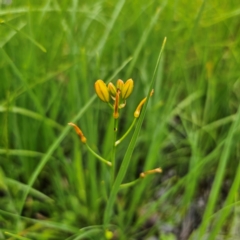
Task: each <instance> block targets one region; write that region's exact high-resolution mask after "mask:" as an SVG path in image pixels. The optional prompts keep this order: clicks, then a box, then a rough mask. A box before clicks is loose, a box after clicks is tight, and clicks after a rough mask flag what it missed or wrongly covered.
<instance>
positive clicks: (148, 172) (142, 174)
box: [140, 168, 162, 178]
mask: <svg viewBox="0 0 240 240" xmlns="http://www.w3.org/2000/svg"><path fill="white" fill-rule="evenodd" d="M161 172H162V169H161V168H155V169H152V170H148V171H146V172H142V173H141V174H140V177H141V178H145V177H146V176H147V175H149V174H154V173H161Z"/></svg>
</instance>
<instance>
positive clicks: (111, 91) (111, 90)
mask: <svg viewBox="0 0 240 240" xmlns="http://www.w3.org/2000/svg"><path fill="white" fill-rule="evenodd" d="M108 91H109V92H110V93H111V94H112V96H113V97H115V96H116V93H117V89H116V87H115V86H114V85H113V84H112V83H111V82H110V83H109V84H108Z"/></svg>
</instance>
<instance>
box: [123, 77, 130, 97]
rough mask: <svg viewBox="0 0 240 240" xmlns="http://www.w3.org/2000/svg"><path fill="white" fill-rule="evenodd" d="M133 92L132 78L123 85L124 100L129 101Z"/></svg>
mask: <svg viewBox="0 0 240 240" xmlns="http://www.w3.org/2000/svg"><path fill="white" fill-rule="evenodd" d="M132 91H133V80H132V79H131V78H130V79H128V80H127V81H126V82H125V83H124V85H123V88H122V98H123V99H127V98H128V97H129V96H130V94H131V93H132Z"/></svg>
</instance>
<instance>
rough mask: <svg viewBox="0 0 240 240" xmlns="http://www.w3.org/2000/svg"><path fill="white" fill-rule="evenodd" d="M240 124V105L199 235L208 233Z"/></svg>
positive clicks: (220, 162)
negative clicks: (208, 226)
mask: <svg viewBox="0 0 240 240" xmlns="http://www.w3.org/2000/svg"><path fill="white" fill-rule="evenodd" d="M239 124H240V107H239V108H238V112H237V116H236V120H235V122H233V123H232V125H231V128H230V130H229V133H228V136H227V138H226V142H225V145H224V148H223V151H222V155H221V158H220V160H219V165H218V169H217V172H216V176H215V179H214V182H213V185H212V190H211V192H210V195H209V198H208V203H207V206H206V209H205V211H204V215H203V219H202V224H201V226H200V228H199V237H200V238H202V236H203V235H204V233H206V228H207V225H208V218H210V216H211V215H212V214H213V211H214V207H215V204H216V202H217V199H218V196H219V190H220V187H221V184H222V182H223V178H224V173H225V169H226V165H227V161H228V158H229V155H230V151H231V150H230V149H231V145H232V141H233V136H234V133H235V132H236V129H237V127H238V126H239Z"/></svg>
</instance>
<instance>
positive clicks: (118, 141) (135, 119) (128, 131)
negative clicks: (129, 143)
mask: <svg viewBox="0 0 240 240" xmlns="http://www.w3.org/2000/svg"><path fill="white" fill-rule="evenodd" d="M136 121H137V118H134V120H133V122H132V124H131V126H130V127H129V129H128V130H127V131H126V133H125V134H124V135H123V136H122V137H121V138H120V139H119V140H117V141H116V142H115V146H117V145H118V144H119V143H120V142H122V140H123V139H124V138H125V137H126V136H127V135H128V134H129V133H130V132H131V130H132V128H133V126H134V125H135V123H136Z"/></svg>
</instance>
